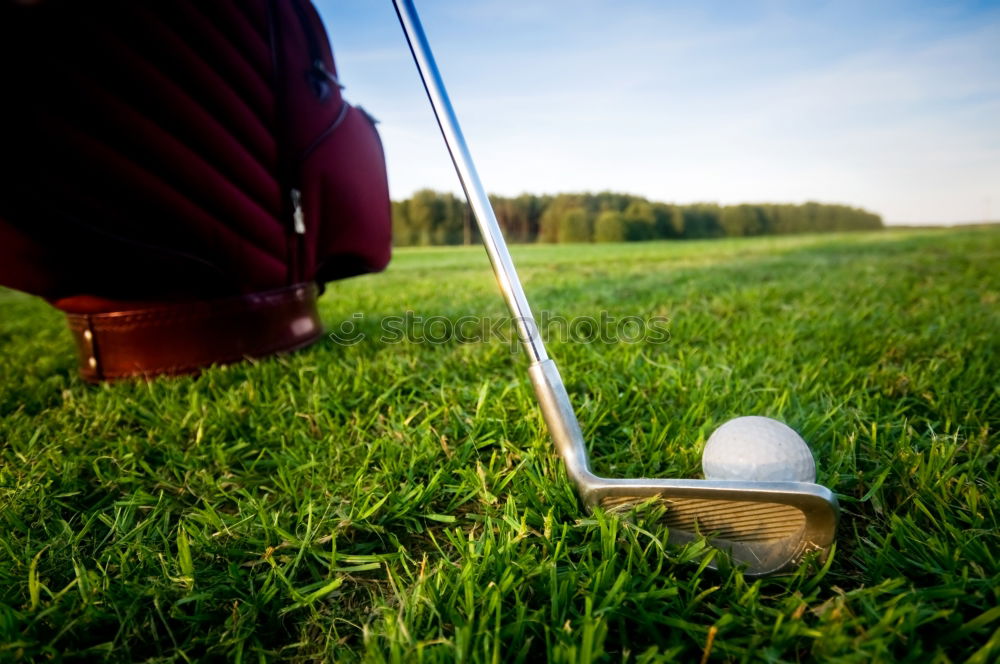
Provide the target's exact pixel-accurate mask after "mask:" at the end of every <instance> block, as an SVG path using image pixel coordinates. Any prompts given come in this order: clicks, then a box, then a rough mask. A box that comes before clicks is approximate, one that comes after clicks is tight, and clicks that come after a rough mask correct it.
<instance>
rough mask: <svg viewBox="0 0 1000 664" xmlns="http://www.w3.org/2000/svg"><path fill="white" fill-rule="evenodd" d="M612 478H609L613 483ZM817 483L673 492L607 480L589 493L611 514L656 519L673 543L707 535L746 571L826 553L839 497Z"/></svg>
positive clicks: (690, 487) (788, 565) (693, 487)
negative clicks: (738, 491)
mask: <svg viewBox="0 0 1000 664" xmlns="http://www.w3.org/2000/svg"><path fill="white" fill-rule="evenodd" d="M613 482H614V480H608V483H609V485H610V484H611V483H613ZM684 484H685V485H686V489H683V490H682V491H681V492H682V493H684V492H688V493H695V494H698V493H701V494H711V493H713V492H715V493H720V492H719V491H718V488H715V487H708V486H707V483H703V484H706V486H705V487H704V489H700V490H699V489H698V488H697V485H698V484H699V482H698V481H689V482H685V483H684ZM812 486H816V485H812ZM816 488H817V489H819V491H816V493H815V494H814V495H809V492H803V493H796V492H793V491H776V492H773V493H772V494H767V493H766V492H765V493H763V494H760V495H756V496H754V495H750V496H747V497H746V498H741V497H737V496H730V495H725V496H724V497H718V498H717V497H711V496H709V497H701V496H698V495H694V496H691V495H688V496H685V495H670V491H669V490H666V489H664V490H663V491H662V492H657V491H655V490H651V491H649V492H642V491H637V492H631V493H630V492H627V489H626V488H625V487H622V486H617V487H614V486H611V487H608V486H606V487H604V491H602V490H600V489H598V490H597V491H596V492H595V495H591V497H590V498H591V503H592V504H594V505H599V506H600V507H601V508H602V509H604V510H605V511H607V512H609V513H612V514H616V515H629V514H636V515H640V514H641V515H642V516H644V517H645V518H650V519H654V520H658V521H659V522H660V523H661V524H662V525H665V526H666V527H667V532H668V539H669V541H671V542H673V543H675V544H685V543H687V542H691V541H696V540H699V539H701V538H704V539H706V540H707V541H708V542H709V543H710V544H711V545H712V546H714V547H715V548H717V549H719V550H721V551H724V552H725V553H727V554H728V555H729V557H730V559H731V560H732V561H733V562H735V563H736V564H739V565H743V566H744V571H745V573H747V574H750V575H755V576H756V575H763V574H772V573H775V572H780V571H785V570H789V569H792V568H795V567H797V566H798V565H799V564H800V563H801V562H802V560H803V558H804V556H805V555H806V554H809V553H813V552H817V553H818V554H819V555H818V557H819V558H820V559H824V558H825V555H826V553H827V550H828V548H829V546H830V544H831V543H832V538H833V533H834V530H835V528H836V522H837V507H836V499H834V498H832V494H831V495H829V496H827V495H824V492H826V490H825V489H822V487H818V486H816ZM605 492H606V493H605ZM721 493H725V492H721ZM601 494H604V495H601ZM711 566H712V567H716V565H715V564H713V565H711Z"/></svg>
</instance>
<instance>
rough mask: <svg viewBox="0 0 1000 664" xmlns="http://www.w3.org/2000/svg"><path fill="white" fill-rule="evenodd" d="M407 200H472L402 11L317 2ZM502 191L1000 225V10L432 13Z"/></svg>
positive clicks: (646, 8) (592, 8) (590, 5)
mask: <svg viewBox="0 0 1000 664" xmlns="http://www.w3.org/2000/svg"><path fill="white" fill-rule="evenodd" d="M314 2H315V4H316V6H317V8H318V9H319V11H320V14H321V16H322V17H323V20H324V23H325V24H326V26H327V31H328V33H329V36H330V39H331V42H332V44H333V50H334V57H335V59H336V64H337V69H338V73H339V75H340V79H341V81H342V82H343V83H344V84H345V86H346V89H345V91H344V94H345V96H346V98H347V99H348V100H349V101H350V102H351V103H353V104H356V105H361V106H363V107H364V108H365V109H366V110H367V111H369V112H370V113H371V114H372V115H374V116H375V117H376V118H377V119H378V120H379V121H380V124H379V125H378V128H379V132H380V134H381V136H382V141H383V144H384V146H385V151H386V159H387V163H388V171H389V186H390V190H391V194H392V197H393V198H394V199H402V198H406V197H408V196H409V195H410V194H412V193H413V192H414V191H416V190H417V189H421V188H424V187H430V188H433V189H438V190H442V191H452V192H455V193H460V192H461V188H460V185H459V183H458V180H457V177H456V175H455V171H454V169H453V167H452V165H451V162H450V160H449V158H448V154H447V151H446V149H445V146H444V143H443V141H442V139H441V135H440V132H439V131H438V128H437V125H436V123H435V121H434V116H433V113H432V111H431V108H430V105H429V103H428V101H427V98H426V96H425V93H424V91H423V87H422V86H421V83H420V79H419V76H418V74H417V71H416V68H415V66H414V64H413V61H412V58H411V56H410V52H409V50H408V48H407V46H406V42H405V39H404V37H403V34H402V31H401V29H400V27H399V23H398V20H397V18H396V15H395V12H394V10H393V8H392V3H391V2H390V0H314ZM416 2H417V9H418V10H419V11H420V15H421V19H422V22H423V25H424V29H425V31H426V33H427V36H428V39H429V40H430V43H431V47H432V49H433V50H434V54H435V56H436V59H437V62H438V66H439V68H440V70H441V73H442V75H443V77H444V81H445V84H446V86H447V88H448V92H449V95H450V97H451V100H452V103H453V105H454V106H455V110H456V112H457V114H458V118H459V121H460V123H461V125H462V129H463V132H464V133H465V137H466V139H467V141H468V143H469V146H470V149H471V152H472V155H473V158H474V159H475V162H476V166H477V168H478V170H479V174H480V177H481V179H482V181H483V183H484V185H485V186H486V188H487V189H488V190H489V191H490V192H491V193H497V194H501V195H517V194H520V193H522V192H531V193H557V192H570V191H601V190H613V191H620V192H626V193H632V194H638V195H642V196H646V197H648V198H650V199H652V200H658V201H665V202H678V203H691V202H698V201H715V202H719V203H723V204H729V203H745V202H804V201H807V200H816V201H821V202H829V203H844V204H848V205H854V206H858V207H863V208H865V209H868V210H871V211H873V212H877V213H879V214H881V215H882V216H883V218H884V219H885V221H886V222H887V223H891V224H932V223H963V222H979V221H983V220H985V219H991V220H992V219H1000V0H992V1H989V2H961V1H957V2H916V1H910V2H902V1H895V0H879V1H877V2H876V1H872V0H868V1H862V2H855V1H854V0H833V1H829V2H826V1H822V0H820V1H811V2H805V1H802V2H785V1H782V0H741V1H739V2H731V1H714V0H708V1H701V2H694V1H691V2H672V1H669V0H617V1H598V0H573V1H572V2H567V1H564V0H534V1H527V0H423V1H421V0H416Z"/></svg>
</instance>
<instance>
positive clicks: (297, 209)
mask: <svg viewBox="0 0 1000 664" xmlns="http://www.w3.org/2000/svg"><path fill="white" fill-rule="evenodd" d="M291 193H292V223H293V224H294V226H295V232H296V233H298V234H299V235H305V233H306V215H305V214H304V213H303V212H302V192H301V191H299V190H298V189H292V192H291Z"/></svg>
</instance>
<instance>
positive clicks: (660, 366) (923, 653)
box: [0, 228, 1000, 664]
mask: <svg viewBox="0 0 1000 664" xmlns="http://www.w3.org/2000/svg"><path fill="white" fill-rule="evenodd" d="M514 254H515V258H516V259H517V260H518V264H519V266H520V270H521V273H522V277H523V278H524V280H525V282H526V290H527V291H528V293H529V295H530V296H531V298H532V301H533V304H534V306H535V308H536V311H538V310H546V311H550V312H552V313H553V314H559V315H562V316H565V317H567V318H571V317H576V316H594V315H597V314H598V312H600V311H602V310H603V311H607V312H609V313H610V314H611V315H614V316H619V317H620V316H626V315H633V314H638V315H641V316H644V317H652V316H664V317H667V318H668V319H669V332H670V340H669V342H668V343H665V344H663V343H661V344H652V343H633V344H609V343H602V342H594V343H572V342H570V341H560V340H555V341H554V342H553V343H552V344H551V348H550V350H551V353H552V355H553V356H554V357H555V358H556V359H557V360H558V361H559V363H560V366H561V368H562V373H563V375H564V376H565V378H566V380H567V383H568V388H569V391H570V393H571V395H572V397H573V399H574V400H575V403H576V404H577V408H578V412H579V416H580V419H581V423H582V426H583V428H584V431H585V434H586V436H587V439H588V441H590V445H591V452H592V454H593V457H594V461H595V465H596V466H597V470H598V471H600V472H602V473H607V474H612V475H618V474H621V475H627V476H637V475H648V476H661V477H697V476H699V474H700V448H701V445H702V444H703V442H704V440H705V439H706V438H707V436H708V435H709V434H710V433H711V431H712V430H713V429H714V428H715V427H716V426H718V425H719V424H721V423H722V422H724V421H725V420H727V419H729V418H731V417H734V416H737V415H742V414H762V415H769V416H773V417H778V418H780V419H783V420H785V421H787V422H788V423H789V424H790V425H792V426H793V427H794V428H796V429H798V430H799V431H800V432H801V433H802V434H803V435H804V437H805V438H806V440H808V441H809V442H810V444H811V446H812V448H813V452H814V454H815V456H816V458H817V465H818V471H819V481H820V482H821V483H823V484H826V485H827V486H829V487H831V488H832V489H833V490H834V491H835V492H836V493H837V494H838V496H839V498H840V501H841V506H842V509H843V516H842V521H841V525H840V528H839V532H838V545H837V548H836V550H835V552H834V554H833V556H832V557H831V559H830V561H829V564H828V565H826V566H816V565H809V564H806V565H804V566H803V567H802V568H801V569H799V570H798V571H797V572H795V573H793V574H790V575H787V576H782V577H777V578H768V579H764V580H753V579H750V578H747V577H744V576H743V575H742V574H741V573H740V572H739V571H738V570H731V569H730V570H728V571H724V572H715V571H712V570H711V569H707V568H706V567H705V564H706V563H707V562H708V560H709V558H710V557H711V556H712V555H713V554H712V552H711V551H710V550H707V549H705V548H704V547H703V546H701V545H698V544H694V545H689V546H688V547H686V548H683V549H678V548H673V547H664V546H663V544H662V541H663V537H664V532H663V528H662V526H658V525H657V523H655V522H644V521H643V519H642V518H641V517H640V518H638V519H636V520H632V521H629V520H617V519H615V518H612V517H610V516H608V515H605V514H602V513H601V512H597V513H594V514H590V513H587V512H585V511H584V510H582V508H581V507H580V505H579V503H578V501H577V500H576V498H575V496H574V493H573V489H572V487H571V486H570V485H569V484H568V482H567V480H566V477H565V474H564V472H563V469H562V467H561V465H560V463H559V461H558V460H557V459H556V457H555V455H554V453H553V450H552V448H551V444H550V442H549V440H548V437H547V434H546V433H545V431H544V426H543V423H542V421H541V417H540V414H539V412H538V409H537V407H536V406H535V404H534V401H533V397H532V393H531V391H530V387H529V385H528V384H527V380H526V376H525V372H524V364H525V357H524V355H523V353H519V354H517V355H515V356H514V357H512V356H511V349H510V345H509V344H505V343H503V342H502V341H501V340H496V339H494V340H491V341H488V342H483V343H459V342H454V341H452V342H446V343H440V344H432V343H427V342H423V343H421V342H419V341H417V340H414V341H412V342H409V343H389V342H388V341H387V340H384V339H380V336H381V327H380V326H381V325H382V323H384V322H387V321H388V320H389V317H391V316H396V315H399V314H400V313H401V312H405V311H408V310H409V311H412V312H413V314H414V315H419V316H445V317H448V319H449V320H453V321H454V320H457V319H459V318H460V317H462V316H464V315H467V314H470V313H471V314H481V315H485V316H493V317H496V316H501V315H502V312H503V305H502V302H501V301H500V299H499V297H498V296H497V294H496V290H495V284H494V283H493V280H492V278H491V277H490V274H489V269H488V266H487V263H486V259H485V256H484V255H483V252H482V250H481V249H478V248H469V249H425V250H409V251H399V252H398V253H397V255H396V257H395V258H394V261H393V264H392V266H391V267H390V269H389V270H388V271H387V272H386V273H385V274H382V275H373V276H368V277H364V278H359V279H355V280H350V281H345V282H342V283H335V284H331V285H330V287H329V289H328V291H327V294H326V295H325V296H324V298H323V300H322V314H323V318H324V320H325V321H326V323H327V325H328V327H330V328H331V329H338V328H339V326H340V325H341V323H342V322H345V321H351V322H356V323H358V325H359V329H360V330H361V331H362V332H364V333H365V335H366V338H365V339H364V340H363V341H361V342H360V343H357V344H355V345H351V346H344V345H338V344H335V343H333V342H332V341H329V340H325V341H324V342H321V343H318V344H317V345H315V346H313V347H312V348H310V349H308V350H306V351H303V352H299V353H296V354H294V355H291V356H287V357H282V358H277V359H270V360H266V361H259V362H253V363H245V364H241V365H238V366H232V367H224V368H216V369H212V370H210V371H206V372H205V373H204V374H202V375H201V376H200V377H197V378H180V379H167V380H155V381H150V382H135V383H121V384H116V385H104V386H100V387H96V388H95V387H88V386H86V385H84V384H83V383H81V381H80V380H79V379H78V378H77V377H76V374H75V364H74V363H75V358H74V357H73V354H72V349H71V344H70V340H69V335H68V333H67V332H66V330H65V324H64V322H63V321H62V320H61V317H60V315H59V314H58V313H57V312H55V311H53V310H50V309H49V308H48V307H47V305H45V304H44V303H43V302H41V301H39V300H37V299H33V298H29V297H27V296H24V295H21V294H17V293H14V292H10V291H4V292H0V349H2V352H0V417H2V419H0V440H2V443H0V659H8V660H17V659H21V660H29V661H30V660H35V661H45V660H52V659H55V660H60V659H62V660H66V661H72V660H78V661H79V660H94V659H101V658H104V659H107V660H109V661H149V662H187V661H196V660H217V659H223V660H232V661H238V662H251V661H253V662H257V661H266V660H272V659H281V660H288V661H323V660H331V661H348V662H350V661H369V662H383V661H384V662H414V661H525V662H532V661H539V660H541V659H543V658H547V659H549V660H550V661H556V662H586V661H629V662H657V661H673V660H680V661H689V662H698V661H713V662H715V661H719V662H722V661H733V662H743V661H749V662H753V661H769V662H798V661H840V662H871V661H912V662H963V661H964V662H970V663H982V664H986V663H987V662H992V661H997V658H998V657H1000V608H998V607H1000V566H998V561H997V557H998V555H1000V528H998V522H997V516H998V496H1000V468H998V459H997V453H998V450H997V437H996V432H997V429H998V426H1000V421H998V420H1000V401H998V397H1000V394H998V375H1000V348H998V344H1000V340H998V333H997V330H1000V306H998V298H1000V271H998V270H997V266H998V265H1000V230H998V229H996V228H986V229H976V230H948V231H923V232H920V231H906V232H885V233H871V234H857V235H828V236H802V237H783V238H767V239H749V240H726V241H712V242H684V243H644V244H634V245H610V246H565V247H547V246H530V247H527V246H526V247H515V250H514ZM357 312H361V313H363V317H361V318H353V315H354V314H355V313H357Z"/></svg>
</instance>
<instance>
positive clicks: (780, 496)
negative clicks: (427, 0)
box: [393, 0, 838, 575]
mask: <svg viewBox="0 0 1000 664" xmlns="http://www.w3.org/2000/svg"><path fill="white" fill-rule="evenodd" d="M393 4H394V5H395V7H396V14H397V15H398V16H399V22H400V24H401V25H402V27H403V32H404V33H405V35H406V40H407V42H408V43H409V46H410V51H411V52H412V53H413V59H414V61H415V62H416V64H417V69H418V70H419V72H420V77H421V79H422V80H423V83H424V88H425V89H426V91H427V96H428V97H429V99H430V102H431V106H432V107H433V109H434V115H435V116H436V117H437V122H438V125H439V126H440V128H441V133H442V135H443V136H444V140H445V143H446V144H447V146H448V151H449V152H450V153H451V159H452V161H453V162H454V164H455V170H456V171H458V177H459V179H460V180H461V182H462V188H463V189H464V190H465V195H466V197H467V198H468V200H469V204H470V205H471V207H472V210H473V214H474V216H475V219H476V223H477V224H478V226H479V230H480V232H481V234H482V238H483V244H484V245H485V246H486V251H487V253H488V254H489V257H490V263H491V264H492V265H493V271H494V274H495V275H496V278H497V282H498V284H499V286H500V290H501V292H502V293H503V296H504V299H505V300H506V302H507V306H508V307H509V309H510V312H511V315H512V316H513V318H514V321H515V324H516V326H517V330H518V333H519V335H520V338H521V341H522V343H523V344H524V348H525V351H526V352H527V354H528V357H529V358H530V360H531V366H530V367H529V369H528V372H529V374H530V375H531V382H532V384H533V385H534V388H535V394H536V396H537V398H538V402H539V404H540V406H541V409H542V414H543V416H544V418H545V422H546V424H547V425H548V428H549V432H550V434H551V436H552V439H553V441H554V442H555V445H556V448H557V449H558V451H559V454H560V456H561V457H562V459H563V462H564V464H565V466H566V473H567V475H568V476H569V479H570V480H571V481H572V482H573V483H574V484H575V485H576V487H577V490H578V492H579V494H580V497H581V499H582V501H583V502H584V503H585V504H586V505H587V506H588V507H595V506H600V507H602V508H603V509H605V510H607V511H609V512H628V511H630V510H632V509H634V508H636V507H638V506H643V505H648V504H653V505H656V506H659V507H660V508H662V510H661V511H662V517H661V518H662V520H663V522H664V524H665V525H666V526H667V528H668V532H669V535H668V539H669V541H670V542H674V543H684V542H688V541H691V540H694V539H699V538H701V537H705V538H707V539H708V541H709V542H710V543H711V544H712V545H713V546H715V547H716V548H718V549H720V550H723V551H726V552H728V553H729V555H730V556H731V558H732V561H733V563H735V564H737V565H741V566H744V572H745V573H746V574H750V575H763V574H770V573H774V572H778V571H782V570H787V569H789V568H793V567H797V566H798V565H799V563H800V562H801V561H802V559H803V557H804V556H805V555H806V554H810V553H814V552H815V553H816V554H817V555H818V556H819V557H820V558H825V556H826V554H827V553H828V551H829V547H830V545H831V544H832V542H833V538H834V533H835V531H836V527H837V519H838V508H837V499H836V497H835V496H834V495H833V493H832V492H831V491H830V490H829V489H827V488H826V487H823V486H820V485H818V484H812V483H808V482H745V481H733V480H725V481H723V480H679V479H646V478H634V479H608V478H603V477H598V476H597V475H595V474H594V473H593V472H591V469H590V462H589V460H588V457H587V448H586V444H585V442H584V440H583V433H582V431H581V430H580V425H579V423H578V422H577V419H576V414H575V413H574V412H573V407H572V405H571V404H570V400H569V395H568V394H567V393H566V388H565V386H564V385H563V381H562V378H561V377H560V375H559V370H558V369H557V368H556V365H555V363H554V362H553V361H552V360H551V359H549V357H548V353H547V352H546V350H545V345H544V343H543V342H542V338H541V335H540V333H539V330H538V326H537V324H536V323H535V319H534V316H533V315H532V313H531V308H530V306H529V305H528V300H527V298H526V297H525V294H524V290H523V288H522V287H521V282H520V280H519V279H518V277H517V272H516V271H515V269H514V263H513V261H512V260H511V257H510V253H509V251H508V250H507V244H506V242H505V241H504V238H503V234H502V232H501V231H500V226H499V225H498V224H497V220H496V215H495V214H494V212H493V208H492V206H491V204H490V201H489V198H488V197H487V194H486V190H485V189H484V188H483V185H482V183H481V182H480V181H479V175H478V174H477V172H476V168H475V165H474V164H473V162H472V156H471V155H470V153H469V148H468V146H467V145H466V142H465V138H464V137H463V135H462V130H461V129H460V127H459V124H458V119H457V117H456V116H455V110H454V109H453V108H452V105H451V101H450V100H449V98H448V94H447V92H446V91H445V86H444V82H443V81H442V79H441V74H440V72H439V71H438V68H437V65H436V63H435V61H434V56H433V55H432V53H431V48H430V45H429V43H428V41H427V37H426V35H425V34H424V31H423V27H422V26H421V24H420V19H419V17H418V15H417V11H416V8H415V7H414V5H413V2H412V0H393ZM713 562H714V561H713Z"/></svg>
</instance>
